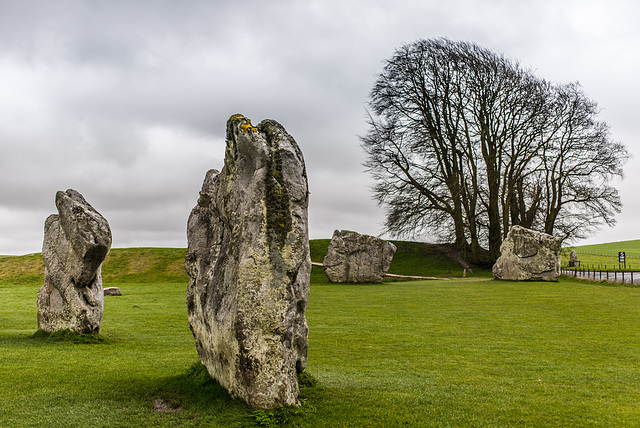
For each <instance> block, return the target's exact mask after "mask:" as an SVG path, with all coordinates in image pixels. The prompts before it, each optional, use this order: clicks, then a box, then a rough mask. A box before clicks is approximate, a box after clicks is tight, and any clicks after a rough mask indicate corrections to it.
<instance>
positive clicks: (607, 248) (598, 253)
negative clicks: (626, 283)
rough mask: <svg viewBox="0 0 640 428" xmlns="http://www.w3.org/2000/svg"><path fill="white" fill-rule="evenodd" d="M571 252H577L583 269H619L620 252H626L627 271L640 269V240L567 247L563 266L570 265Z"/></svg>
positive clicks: (563, 253)
mask: <svg viewBox="0 0 640 428" xmlns="http://www.w3.org/2000/svg"><path fill="white" fill-rule="evenodd" d="M571 250H575V251H576V254H577V255H578V260H579V261H580V266H581V267H585V268H589V269H603V270H604V269H606V270H611V269H618V268H619V263H618V252H620V251H624V253H625V257H626V269H627V270H638V269H640V239H635V240H631V241H620V242H609V243H606V244H592V245H579V246H574V247H566V248H564V249H563V250H562V264H563V265H566V264H567V263H568V261H569V253H570V252H571Z"/></svg>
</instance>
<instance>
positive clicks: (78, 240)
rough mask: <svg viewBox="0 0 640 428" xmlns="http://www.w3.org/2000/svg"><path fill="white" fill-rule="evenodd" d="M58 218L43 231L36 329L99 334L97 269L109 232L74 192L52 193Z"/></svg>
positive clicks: (107, 246) (100, 307)
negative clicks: (42, 280)
mask: <svg viewBox="0 0 640 428" xmlns="http://www.w3.org/2000/svg"><path fill="white" fill-rule="evenodd" d="M56 207H57V208H58V214H52V215H50V216H49V217H48V218H47V220H46V221H45V225H44V242H43V245H42V259H43V260H44V266H45V267H44V285H43V286H42V287H41V288H40V290H39V291H38V299H37V305H38V328H39V329H40V330H44V331H46V332H49V333H53V332H56V331H58V330H63V329H69V330H71V331H74V332H77V333H90V332H98V331H99V330H100V322H101V321H102V310H103V307H104V292H103V289H102V277H101V275H100V269H101V266H102V262H103V260H104V259H105V257H106V256H107V254H108V253H109V249H110V248H111V229H110V228H109V223H107V220H105V218H104V217H103V216H102V215H100V213H98V212H97V211H96V210H95V209H94V208H93V207H92V206H91V205H89V203H87V201H86V200H85V199H84V198H83V197H82V195H81V194H80V193H78V192H76V191H75V190H73V189H69V190H67V191H66V192H62V191H59V192H57V193H56Z"/></svg>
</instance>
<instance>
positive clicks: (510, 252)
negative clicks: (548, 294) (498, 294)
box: [493, 226, 562, 281]
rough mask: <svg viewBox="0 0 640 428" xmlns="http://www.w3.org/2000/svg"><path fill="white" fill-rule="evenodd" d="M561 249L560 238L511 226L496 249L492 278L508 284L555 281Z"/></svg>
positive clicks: (558, 273) (558, 274)
mask: <svg viewBox="0 0 640 428" xmlns="http://www.w3.org/2000/svg"><path fill="white" fill-rule="evenodd" d="M561 246H562V239H561V238H556V237H553V236H551V235H548V234H546V233H542V232H537V231H534V230H530V229H526V228H524V227H522V226H512V227H511V229H510V230H509V233H508V234H507V237H506V239H505V240H504V241H503V242H502V245H501V246H500V253H501V255H500V257H499V258H498V260H497V261H496V263H495V264H494V265H493V276H494V277H495V278H496V279H505V280H510V281H529V280H531V281H557V280H558V278H559V277H560V252H561V249H562V248H561Z"/></svg>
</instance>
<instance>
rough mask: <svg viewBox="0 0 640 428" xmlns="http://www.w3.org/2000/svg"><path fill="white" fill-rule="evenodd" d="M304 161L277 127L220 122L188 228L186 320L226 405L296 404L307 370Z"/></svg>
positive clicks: (238, 120)
mask: <svg viewBox="0 0 640 428" xmlns="http://www.w3.org/2000/svg"><path fill="white" fill-rule="evenodd" d="M308 194H309V193H308V185H307V175H306V170H305V164H304V159H303V156H302V152H301V151H300V149H299V148H298V145H297V144H296V142H295V141H294V140H293V138H292V137H291V136H290V135H289V134H288V133H287V132H286V130H285V129H284V128H283V127H282V126H281V125H280V124H278V123H277V122H275V121H272V120H265V121H263V122H262V123H260V124H259V125H258V126H257V127H253V126H252V125H251V122H250V121H249V119H247V118H245V117H244V116H242V115H235V116H232V117H231V118H230V119H229V121H228V122H227V147H226V153H225V162H224V167H223V169H222V171H221V172H218V171H216V170H210V171H209V172H207V174H206V176H205V179H204V183H203V185H202V190H201V192H200V198H199V199H198V204H197V205H196V207H195V208H194V209H193V210H192V212H191V215H190V217H189V221H188V225H187V238H188V251H187V256H186V257H185V268H186V270H187V273H188V274H189V277H190V281H189V285H188V288H187V313H188V318H189V325H190V327H191V331H192V332H193V335H194V338H195V342H196V348H197V350H198V354H199V356H200V359H201V361H202V363H203V364H204V365H205V366H206V367H207V369H208V371H209V373H210V374H211V376H212V377H214V378H215V379H217V380H218V381H219V382H220V384H221V385H222V386H224V387H225V388H226V389H227V390H228V391H229V392H230V394H231V395H232V396H235V397H239V398H242V399H244V400H245V401H246V402H247V403H248V404H249V405H251V406H253V407H261V408H273V407H278V406H282V405H293V404H297V403H298V395H299V389H298V380H297V373H299V372H301V371H302V370H304V368H305V366H306V362H307V336H308V328H307V322H306V319H305V309H306V307H307V301H308V296H309V275H310V272H311V259H310V256H309V236H308V220H307V218H308V216H307V206H308Z"/></svg>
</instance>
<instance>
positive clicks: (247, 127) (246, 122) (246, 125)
mask: <svg viewBox="0 0 640 428" xmlns="http://www.w3.org/2000/svg"><path fill="white" fill-rule="evenodd" d="M229 120H239V121H241V122H243V123H242V125H240V129H242V132H244V133H245V134H246V133H247V132H249V131H256V130H257V129H256V128H255V127H254V126H253V125H252V124H251V119H248V118H246V117H244V116H243V115H241V114H234V115H233V116H231V117H230V118H229Z"/></svg>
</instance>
